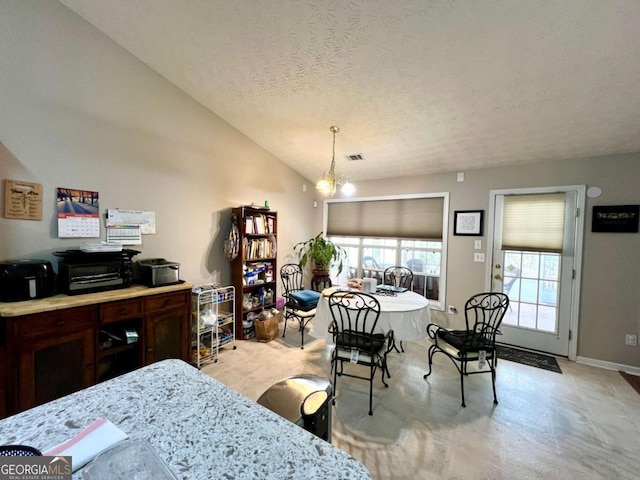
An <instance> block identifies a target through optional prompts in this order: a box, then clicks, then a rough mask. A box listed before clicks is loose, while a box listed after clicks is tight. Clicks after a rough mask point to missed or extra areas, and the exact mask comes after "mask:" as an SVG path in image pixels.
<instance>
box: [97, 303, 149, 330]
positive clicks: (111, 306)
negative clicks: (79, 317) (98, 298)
mask: <svg viewBox="0 0 640 480" xmlns="http://www.w3.org/2000/svg"><path fill="white" fill-rule="evenodd" d="M140 317H142V300H131V301H126V302H114V303H107V304H104V305H100V323H103V324H104V323H111V322H118V321H120V320H127V319H130V318H140Z"/></svg>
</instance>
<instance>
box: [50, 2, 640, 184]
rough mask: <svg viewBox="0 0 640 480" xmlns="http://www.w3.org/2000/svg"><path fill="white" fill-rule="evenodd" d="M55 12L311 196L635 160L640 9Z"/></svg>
mask: <svg viewBox="0 0 640 480" xmlns="http://www.w3.org/2000/svg"><path fill="white" fill-rule="evenodd" d="M59 1H60V2H61V3H62V4H64V5H66V6H67V7H68V8H70V9H71V10H73V11H75V12H76V13H77V14H78V15H80V16H81V17H83V18H84V19H86V20H87V21H88V22H90V23H91V24H93V25H94V26H95V27H96V28H97V29H99V30H100V31H102V32H104V34H106V35H107V36H108V37H110V38H111V39H113V40H114V41H115V42H116V43H118V44H119V45H121V46H122V47H123V48H125V49H126V50H128V51H129V52H130V53H131V54H133V55H134V56H136V57H137V58H139V59H140V60H141V61H142V62H144V63H145V64H147V65H148V66H149V67H151V68H152V69H154V70H155V71H157V72H158V73H159V74H161V75H162V76H163V77H165V78H166V79H168V80H169V81H171V82H172V83H173V84H175V85H176V86H177V87H179V88H180V89H182V90H183V91H184V92H186V93H188V94H189V95H190V96H192V97H193V98H194V99H196V100H197V101H198V102H200V103H202V104H203V105H204V106H206V107H207V108H209V109H210V110H211V111H212V112H214V113H215V114H217V115H219V116H220V117H221V118H223V119H224V120H226V121H227V122H228V123H230V124H231V125H233V126H234V127H236V128H237V129H238V130H240V131H241V132H243V133H244V134H245V135H246V136H247V137H249V138H250V139H252V140H253V141H255V142H256V143H257V144H259V145H260V146H262V147H263V148H264V149H265V150H267V151H269V152H270V153H272V154H273V155H274V156H276V157H277V158H279V159H281V160H282V161H283V162H285V163H287V164H288V165H290V166H291V167H292V168H294V169H295V170H297V171H298V172H300V173H301V174H302V175H304V176H305V177H307V178H309V179H311V180H316V179H317V178H318V177H320V176H321V175H322V173H323V171H325V170H326V169H327V168H328V166H329V162H330V160H331V146H332V134H331V132H330V131H329V127H330V126H332V125H336V126H339V127H340V129H341V131H340V133H338V134H337V136H336V164H337V167H336V169H337V172H338V173H339V174H340V173H346V174H348V175H349V176H350V177H351V179H352V180H353V181H354V182H357V181H360V180H370V179H379V178H392V177H400V176H412V175H419V174H428V173H435V172H444V171H464V170H468V169H474V168H481V167H488V166H500V165H508V164H520V163H531V162H538V161H562V160H565V159H571V158H580V157H589V156H598V155H608V154H615V153H629V152H638V151H640V2H639V1H638V0H628V1H623V0H608V1H602V0H572V1H566V0H546V1H541V0H540V1H539V0H534V1H523V0H486V1H481V0H478V1H471V0H469V1H456V0H235V1H229V0H189V1H185V0H162V1H160V0H108V1H104V0H59ZM355 154H360V155H362V157H363V158H364V159H363V160H358V161H351V162H349V161H348V160H347V158H346V156H347V155H355Z"/></svg>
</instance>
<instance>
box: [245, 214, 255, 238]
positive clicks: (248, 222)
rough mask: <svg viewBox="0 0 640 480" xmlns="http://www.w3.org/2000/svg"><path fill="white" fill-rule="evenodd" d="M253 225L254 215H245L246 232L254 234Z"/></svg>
mask: <svg viewBox="0 0 640 480" xmlns="http://www.w3.org/2000/svg"><path fill="white" fill-rule="evenodd" d="M253 227H254V223H253V217H252V216H251V215H247V216H246V217H244V233H248V234H252V233H253V232H254V228H253Z"/></svg>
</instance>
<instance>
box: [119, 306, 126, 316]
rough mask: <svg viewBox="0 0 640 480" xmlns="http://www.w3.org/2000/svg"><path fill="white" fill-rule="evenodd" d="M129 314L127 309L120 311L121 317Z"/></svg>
mask: <svg viewBox="0 0 640 480" xmlns="http://www.w3.org/2000/svg"><path fill="white" fill-rule="evenodd" d="M126 314H127V309H126V308H121V309H120V315H122V316H124V315H126Z"/></svg>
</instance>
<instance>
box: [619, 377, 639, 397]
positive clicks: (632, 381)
mask: <svg viewBox="0 0 640 480" xmlns="http://www.w3.org/2000/svg"><path fill="white" fill-rule="evenodd" d="M620 375H622V378H624V379H625V380H626V381H627V382H629V385H631V386H632V387H633V389H634V390H635V391H636V392H638V393H640V376H639V375H632V374H630V373H627V372H620Z"/></svg>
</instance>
